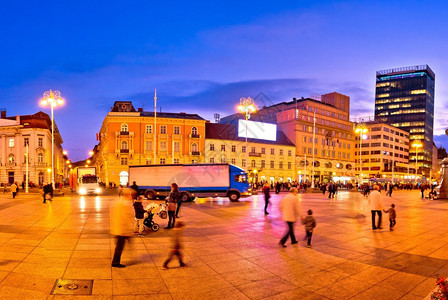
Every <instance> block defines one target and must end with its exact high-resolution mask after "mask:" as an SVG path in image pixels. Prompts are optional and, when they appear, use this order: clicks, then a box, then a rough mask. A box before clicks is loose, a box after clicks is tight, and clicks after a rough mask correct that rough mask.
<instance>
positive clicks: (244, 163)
mask: <svg viewBox="0 0 448 300" xmlns="http://www.w3.org/2000/svg"><path fill="white" fill-rule="evenodd" d="M241 165H242V167H243V168H245V167H246V160H245V159H243V160H242V164H241Z"/></svg>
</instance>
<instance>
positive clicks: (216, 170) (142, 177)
mask: <svg viewBox="0 0 448 300" xmlns="http://www.w3.org/2000/svg"><path fill="white" fill-rule="evenodd" d="M134 181H135V182H136V183H137V185H138V186H139V193H142V194H144V195H145V196H146V197H147V198H148V199H155V198H157V197H166V196H168V194H169V193H170V190H171V184H172V183H177V185H178V186H179V192H180V195H181V199H182V201H188V200H191V199H194V198H195V197H229V199H230V200H231V201H238V199H239V198H240V197H248V196H250V195H251V190H250V189H249V183H248V182H247V174H246V173H245V172H244V170H243V169H241V168H238V167H237V166H234V165H231V164H169V165H143V166H129V182H134Z"/></svg>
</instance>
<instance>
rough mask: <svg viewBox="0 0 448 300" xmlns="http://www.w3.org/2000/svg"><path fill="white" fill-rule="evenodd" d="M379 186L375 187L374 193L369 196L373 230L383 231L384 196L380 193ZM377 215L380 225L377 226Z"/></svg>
mask: <svg viewBox="0 0 448 300" xmlns="http://www.w3.org/2000/svg"><path fill="white" fill-rule="evenodd" d="M379 189H380V187H379V186H378V185H374V186H373V191H372V192H371V193H370V195H369V205H370V212H371V213H372V229H373V230H375V229H382V228H381V219H382V211H383V210H384V202H383V195H381V193H380V192H379ZM375 214H378V225H377V226H375Z"/></svg>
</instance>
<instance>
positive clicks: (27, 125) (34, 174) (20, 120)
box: [0, 111, 67, 185]
mask: <svg viewBox="0 0 448 300" xmlns="http://www.w3.org/2000/svg"><path fill="white" fill-rule="evenodd" d="M62 143H63V141H62V138H61V135H60V134H59V130H58V129H57V126H55V134H54V170H55V182H60V183H63V181H64V178H66V177H67V166H66V163H65V162H66V159H67V158H66V156H65V155H64V154H63V150H62V146H61V145H62ZM27 156H28V176H29V179H28V180H29V182H30V183H33V184H35V185H42V184H44V183H50V182H51V119H50V117H49V116H48V115H47V114H45V113H43V112H38V113H36V114H34V115H23V116H19V115H17V116H16V117H6V111H2V112H1V118H0V182H1V183H3V184H5V183H8V184H11V183H12V182H17V183H18V184H19V185H20V184H21V183H22V182H25V181H26V177H25V176H26V175H25V174H26V167H27V161H26V157H27Z"/></svg>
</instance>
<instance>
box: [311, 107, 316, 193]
mask: <svg viewBox="0 0 448 300" xmlns="http://www.w3.org/2000/svg"><path fill="white" fill-rule="evenodd" d="M315 139H316V110H314V115H313V171H312V176H313V177H312V181H311V188H312V189H314V147H316V140H315Z"/></svg>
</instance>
